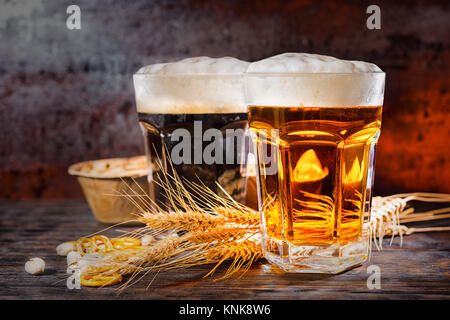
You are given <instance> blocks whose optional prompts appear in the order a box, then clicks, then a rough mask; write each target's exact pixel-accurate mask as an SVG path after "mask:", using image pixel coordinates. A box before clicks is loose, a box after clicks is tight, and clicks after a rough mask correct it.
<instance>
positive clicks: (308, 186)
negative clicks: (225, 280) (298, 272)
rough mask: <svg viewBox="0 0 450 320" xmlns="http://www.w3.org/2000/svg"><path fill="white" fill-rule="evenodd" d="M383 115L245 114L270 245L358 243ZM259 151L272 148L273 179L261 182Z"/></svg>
mask: <svg viewBox="0 0 450 320" xmlns="http://www.w3.org/2000/svg"><path fill="white" fill-rule="evenodd" d="M381 111H382V107H381V106H374V107H339V108H334V107H331V108H315V107H266V106H264V107H261V106H250V107H249V126H250V129H251V130H252V131H253V132H254V133H255V134H256V138H257V146H258V168H259V174H260V177H261V178H260V196H261V205H262V212H263V219H264V221H263V223H264V224H265V226H266V233H267V237H268V238H269V239H270V238H272V239H277V240H283V241H287V242H289V243H291V244H294V245H330V244H333V243H336V242H340V243H346V242H348V241H353V240H357V239H358V238H359V237H360V235H361V233H362V227H363V222H364V219H368V214H369V212H370V200H371V186H372V179H373V174H374V172H373V164H374V156H375V146H376V142H377V140H378V136H379V132H380V126H381ZM270 129H277V130H278V136H276V135H271V134H270ZM267 132H269V133H267ZM263 144H267V145H274V146H275V147H276V152H275V154H272V155H268V156H269V157H271V158H273V160H276V161H275V163H276V165H277V166H278V170H277V172H276V174H266V172H267V171H268V170H266V169H267V168H265V164H264V163H263V160H264V159H262V158H261V157H262V156H263V150H262V145H263Z"/></svg>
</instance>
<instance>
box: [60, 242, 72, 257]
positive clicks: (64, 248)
mask: <svg viewBox="0 0 450 320" xmlns="http://www.w3.org/2000/svg"><path fill="white" fill-rule="evenodd" d="M72 251H75V246H74V245H73V243H72V242H63V243H61V244H60V245H59V246H57V247H56V253H57V254H58V255H59V256H63V257H65V256H67V255H68V254H69V252H72Z"/></svg>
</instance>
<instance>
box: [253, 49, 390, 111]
mask: <svg viewBox="0 0 450 320" xmlns="http://www.w3.org/2000/svg"><path fill="white" fill-rule="evenodd" d="M368 74H372V75H373V76H368ZM246 75H247V76H248V81H247V82H246V83H247V86H248V90H247V95H249V96H248V97H247V101H249V102H250V104H253V105H260V106H264V105H265V106H290V107H292V106H315V107H345V106H347V107H348V106H378V105H382V104H383V92H384V73H383V72H382V71H381V69H380V68H379V67H378V66H376V65H375V64H373V63H368V62H362V61H349V60H341V59H337V58H334V57H330V56H323V55H317V54H308V53H284V54H280V55H277V56H273V57H270V58H267V59H263V60H260V61H256V62H253V63H251V64H250V66H249V67H248V69H247V73H246Z"/></svg>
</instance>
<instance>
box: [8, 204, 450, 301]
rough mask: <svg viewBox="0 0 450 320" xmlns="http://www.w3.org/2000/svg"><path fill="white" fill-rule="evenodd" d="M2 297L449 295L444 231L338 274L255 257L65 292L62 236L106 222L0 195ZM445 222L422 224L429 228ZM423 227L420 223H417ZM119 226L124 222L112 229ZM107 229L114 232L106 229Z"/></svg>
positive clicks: (448, 239) (72, 207)
mask: <svg viewBox="0 0 450 320" xmlns="http://www.w3.org/2000/svg"><path fill="white" fill-rule="evenodd" d="M0 217H1V218H0V255H1V261H0V299H252V300H253V299H448V298H450V252H449V249H450V233H448V232H433V233H423V234H412V235H410V236H407V237H405V238H404V241H403V247H400V246H399V239H398V238H396V239H395V240H394V242H393V244H392V246H389V240H390V239H385V241H384V250H383V251H381V252H379V251H377V250H376V249H374V250H373V251H372V257H371V260H370V261H369V262H366V263H365V264H364V265H363V266H360V267H357V268H355V269H353V270H350V271H348V272H345V273H342V274H339V275H306V274H276V273H274V272H273V271H272V270H271V268H270V266H269V265H268V264H267V263H266V262H265V261H261V262H260V263H257V264H256V265H255V266H254V267H253V268H252V269H251V270H250V271H249V272H248V273H246V274H245V275H244V276H243V277H241V278H234V279H229V280H225V281H219V282H216V281H212V280H211V279H203V278H202V275H204V274H205V273H206V272H207V271H208V270H209V268H208V266H204V267H198V268H192V269H189V270H187V271H183V272H177V273H166V274H160V275H158V277H157V278H156V279H155V280H154V281H153V283H152V284H151V286H150V287H149V288H148V289H147V285H148V284H149V283H150V281H151V277H147V278H145V279H144V280H143V281H141V282H140V283H138V284H136V285H134V286H132V287H130V288H128V289H127V290H125V291H124V292H122V293H121V294H120V295H117V290H116V287H105V288H88V287H82V288H81V289H80V290H77V289H73V290H69V289H68V288H67V286H66V277H67V276H66V275H65V269H66V264H65V258H64V257H59V256H57V255H56V253H55V247H56V246H57V245H58V244H59V243H61V242H62V241H67V240H75V239H77V238H79V237H80V236H83V235H87V234H90V233H92V232H96V231H99V230H101V229H103V228H105V225H102V224H100V223H98V222H96V221H95V219H94V218H93V216H92V214H91V213H90V211H89V208H88V206H87V204H86V203H85V202H83V201H61V202H47V201H46V202H43V201H40V202H39V201H33V202H27V201H23V202H9V201H0ZM445 223H447V224H448V221H447V222H445V221H444V222H436V221H435V222H433V223H427V224H426V225H427V226H437V225H445ZM420 226H424V224H422V225H420ZM117 229H121V230H123V229H124V228H117ZM109 235H120V234H119V232H118V231H117V230H112V231H111V232H110V233H109ZM35 256H38V257H42V258H43V259H44V260H45V261H46V264H47V270H46V272H45V274H43V275H40V276H32V275H29V274H27V273H26V272H25V271H24V264H25V262H26V261H27V259H29V258H31V257H35ZM369 265H377V266H378V267H380V269H381V289H372V290H370V289H368V287H367V279H368V276H369V274H367V267H368V266H369Z"/></svg>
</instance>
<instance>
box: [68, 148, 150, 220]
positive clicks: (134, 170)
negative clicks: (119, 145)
mask: <svg viewBox="0 0 450 320" xmlns="http://www.w3.org/2000/svg"><path fill="white" fill-rule="evenodd" d="M68 172H69V174H70V175H73V176H76V177H77V178H78V182H79V183H80V185H81V188H82V189H83V193H84V196H85V197H86V200H87V202H88V203H89V206H90V208H91V210H92V212H93V213H94V216H95V218H96V219H97V220H98V221H100V222H103V223H121V222H131V220H136V216H135V213H136V212H137V208H136V205H135V204H133V202H132V201H130V199H128V198H129V197H126V196H125V195H136V194H139V195H146V194H148V181H147V159H146V157H145V156H137V157H131V158H114V159H101V160H93V161H85V162H79V163H75V164H73V165H71V166H70V167H69V170H68ZM133 199H135V201H142V200H143V198H142V197H133ZM132 222H134V223H136V221H132Z"/></svg>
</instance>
